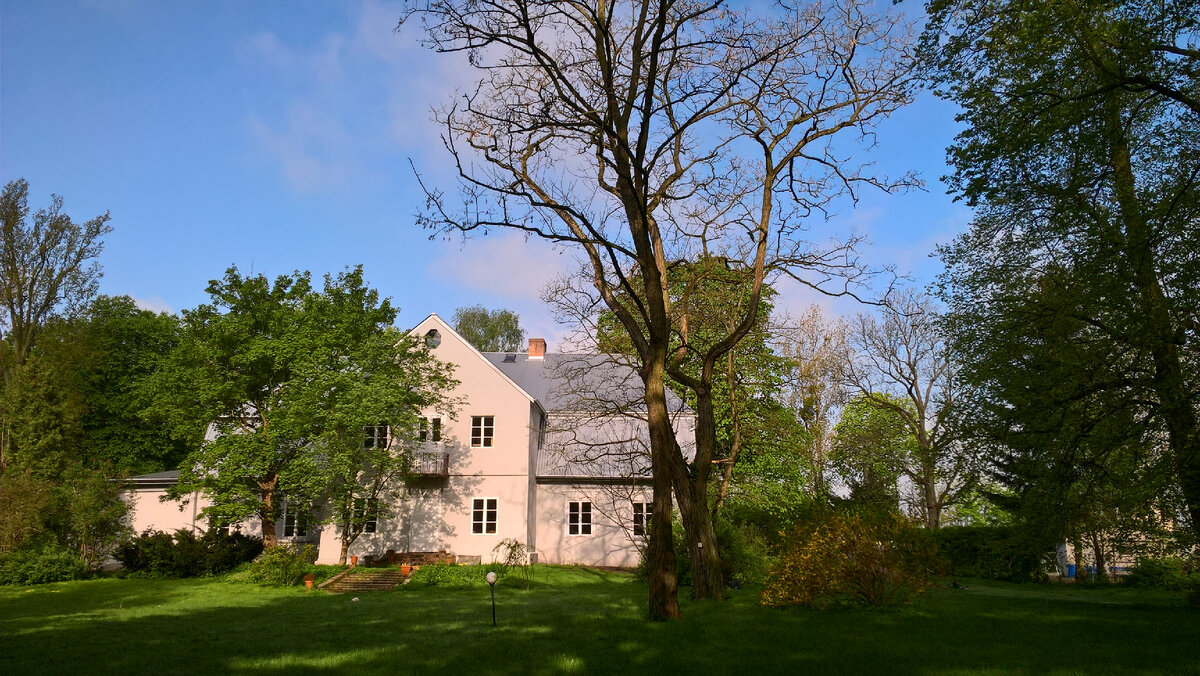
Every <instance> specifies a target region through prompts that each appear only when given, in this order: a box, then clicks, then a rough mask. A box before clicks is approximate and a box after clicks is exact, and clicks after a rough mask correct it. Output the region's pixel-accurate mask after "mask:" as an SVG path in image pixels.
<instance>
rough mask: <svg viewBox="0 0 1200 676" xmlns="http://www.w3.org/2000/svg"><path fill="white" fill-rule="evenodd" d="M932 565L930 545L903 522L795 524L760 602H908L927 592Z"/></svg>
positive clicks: (839, 519)
mask: <svg viewBox="0 0 1200 676" xmlns="http://www.w3.org/2000/svg"><path fill="white" fill-rule="evenodd" d="M936 566H937V557H936V550H935V548H934V546H933V543H932V541H931V540H930V539H929V538H928V537H927V536H926V535H925V534H923V533H920V532H918V531H917V529H915V528H913V527H911V526H910V525H909V524H908V523H906V522H905V521H904V520H903V519H901V518H899V517H895V518H890V517H889V518H885V519H881V520H878V521H869V520H867V519H864V518H863V517H861V516H839V515H834V516H831V517H828V518H827V519H826V520H824V521H821V522H816V523H809V524H802V525H799V526H797V527H796V528H795V529H794V530H793V531H792V532H791V533H790V534H789V535H788V537H786V538H785V541H784V551H783V554H782V556H781V557H780V561H779V564H778V565H777V566H776V568H775V569H774V570H773V571H771V574H770V577H769V578H768V580H767V585H766V587H765V588H764V589H763V594H762V603H763V604H764V605H770V606H786V605H816V606H824V605H828V604H829V603H832V602H835V601H838V600H841V599H849V600H852V601H855V602H858V603H863V604H867V605H889V604H894V603H900V602H907V601H910V600H911V599H912V598H913V597H914V596H916V595H917V594H920V593H922V592H924V591H925V589H926V588H927V587H928V585H929V581H930V577H931V576H932V574H933V573H934V570H935V568H936Z"/></svg>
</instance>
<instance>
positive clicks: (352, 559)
mask: <svg viewBox="0 0 1200 676" xmlns="http://www.w3.org/2000/svg"><path fill="white" fill-rule="evenodd" d="M350 565H351V566H357V565H358V557H357V556H351V557H350Z"/></svg>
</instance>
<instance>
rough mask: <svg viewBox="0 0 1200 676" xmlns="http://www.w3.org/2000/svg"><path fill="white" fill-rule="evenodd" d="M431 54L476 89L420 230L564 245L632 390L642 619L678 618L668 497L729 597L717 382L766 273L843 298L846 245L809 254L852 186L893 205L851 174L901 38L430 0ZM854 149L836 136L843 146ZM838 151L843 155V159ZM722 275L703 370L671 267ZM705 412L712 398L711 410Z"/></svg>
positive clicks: (602, 9) (441, 115)
mask: <svg viewBox="0 0 1200 676" xmlns="http://www.w3.org/2000/svg"><path fill="white" fill-rule="evenodd" d="M414 16H415V17H418V18H419V19H420V20H421V22H422V24H423V27H424V29H425V31H426V35H427V44H428V45H429V46H430V47H431V48H433V49H435V50H437V51H441V52H466V53H467V55H468V57H469V59H470V63H471V64H472V65H474V66H475V67H476V68H477V69H479V72H480V73H481V79H480V81H479V82H478V84H477V85H476V87H475V88H474V89H473V90H472V91H469V92H465V93H464V94H463V95H461V96H459V97H458V98H456V99H455V101H454V103H452V104H450V105H449V106H448V107H446V108H444V109H442V110H441V111H439V112H438V114H437V120H438V121H439V122H440V123H441V124H442V125H443V126H444V129H445V131H444V136H443V139H444V142H445V145H446V148H447V149H448V150H449V152H450V153H451V154H452V156H453V157H454V158H455V161H456V165H457V167H458V171H459V176H460V179H461V181H460V183H461V193H462V197H463V198H464V200H463V202H464V206H463V208H462V209H461V210H459V209H457V208H451V207H450V206H449V205H448V203H447V201H446V199H445V195H444V194H443V193H441V192H439V191H436V190H432V189H427V195H428V202H427V209H426V210H425V212H424V213H423V214H422V215H421V222H422V223H423V224H424V225H426V226H427V227H431V228H434V229H437V230H458V231H462V232H464V233H469V232H472V231H475V230H478V229H487V228H490V227H508V228H516V229H518V230H521V231H524V232H526V233H530V234H533V235H536V236H538V237H542V238H545V239H548V240H550V241H553V242H559V243H565V244H570V245H574V246H578V247H579V248H580V250H581V251H582V252H583V254H584V256H585V257H586V260H587V264H588V266H589V268H590V270H591V276H592V284H593V286H594V288H595V294H596V297H597V298H598V299H599V301H600V302H602V303H603V304H604V306H605V307H606V309H607V310H608V311H609V312H611V313H612V314H613V315H614V316H615V317H616V318H617V321H618V322H619V323H620V325H621V326H622V327H624V329H625V330H626V331H627V332H628V334H629V337H630V340H631V343H632V347H633V351H634V354H635V355H636V360H637V368H638V371H639V375H640V376H641V379H642V382H643V386H644V396H645V406H646V415H647V423H648V427H649V436H650V448H651V461H652V462H651V467H652V482H653V486H654V495H655V497H654V515H653V519H654V520H655V523H657V524H659V525H660V527H657V528H654V529H652V531H651V537H650V542H649V545H648V559H649V562H650V567H651V575H650V615H651V616H652V617H655V618H670V617H676V616H678V612H679V611H678V605H677V602H676V591H675V588H676V581H675V572H674V570H675V565H674V564H675V554H674V551H673V549H672V545H671V540H670V538H671V532H670V528H669V527H666V526H665V525H666V524H669V523H670V514H671V500H670V493H671V490H672V488H674V491H675V496H676V499H677V501H678V503H679V507H680V512H681V516H682V517H683V522H684V526H685V529H686V530H687V532H688V540H689V542H690V545H689V546H691V545H693V544H694V546H695V551H694V552H693V556H692V560H693V585H694V586H693V591H694V593H695V594H696V595H697V596H698V597H715V598H721V597H723V596H724V593H725V590H724V584H723V580H722V579H721V574H720V565H719V560H718V559H717V554H716V552H717V547H716V541H715V538H714V536H713V532H712V523H711V518H710V516H709V510H708V509H707V499H708V498H707V490H708V481H709V479H710V475H711V466H712V460H713V459H714V446H715V441H714V429H715V425H714V422H713V415H712V406H711V392H712V379H713V375H714V372H715V370H716V367H717V364H718V363H719V361H720V359H721V358H722V357H723V356H724V355H725V354H726V353H728V352H729V350H731V349H732V348H733V347H734V346H735V345H737V343H738V342H739V341H740V340H741V339H742V338H743V337H744V336H745V335H746V334H747V332H749V331H750V329H751V328H752V326H753V325H754V322H755V320H756V317H757V313H758V305H759V303H758V299H759V296H760V294H761V292H762V286H763V284H764V282H765V281H767V280H768V278H770V277H773V276H778V275H789V276H791V277H793V278H795V279H797V280H799V281H801V282H802V283H804V284H807V285H809V286H811V287H813V288H817V289H819V290H822V291H825V292H828V293H834V294H840V293H848V292H849V287H848V286H847V284H848V283H849V282H848V281H847V280H851V281H853V280H856V279H857V278H858V277H859V276H860V275H861V273H862V268H861V266H860V265H859V264H858V262H857V259H856V258H855V257H854V256H853V247H854V245H855V244H856V242H857V240H856V239H855V238H854V237H850V238H848V239H846V240H845V241H832V242H829V243H828V244H824V245H814V244H813V243H811V242H809V241H808V239H807V232H806V230H807V227H808V225H809V221H808V219H809V217H811V216H813V215H814V214H815V215H821V214H824V213H826V210H827V209H828V208H829V207H830V206H831V204H832V202H833V201H834V200H835V199H837V198H839V197H841V196H844V195H847V194H848V195H850V196H851V197H853V196H854V195H856V191H857V189H858V188H859V186H861V185H875V186H878V187H881V188H884V189H893V188H896V187H900V186H905V185H909V184H911V183H912V182H913V180H912V179H911V178H910V177H904V178H903V179H901V180H899V181H895V182H892V181H888V180H886V179H881V178H879V177H876V176H874V175H870V174H867V173H865V172H863V171H862V170H861V167H860V166H859V165H857V164H855V163H853V162H851V161H850V160H849V157H848V154H849V153H848V149H849V147H850V146H851V145H853V143H854V142H855V141H856V140H857V141H862V142H864V145H867V146H869V145H871V144H872V143H873V142H874V136H873V134H872V131H871V130H872V127H873V124H874V123H876V122H877V121H878V120H879V119H880V118H881V117H883V116H885V115H887V114H888V113H890V112H892V111H894V110H895V109H896V108H898V107H899V106H901V105H903V104H905V103H907V101H908V100H909V91H908V90H909V87H908V84H909V82H910V80H911V77H912V69H913V58H912V54H911V49H910V45H911V31H910V30H909V28H908V27H907V26H906V25H903V24H902V23H901V21H900V20H899V19H898V18H897V17H896V16H895V15H887V16H882V17H880V16H874V15H872V14H870V13H869V11H868V10H867V9H866V2H864V1H861V0H841V1H840V2H830V3H820V2H814V3H811V4H804V5H801V6H795V5H792V4H789V3H780V4H779V5H778V6H776V7H775V8H773V9H772V10H771V11H770V12H769V13H755V12H753V11H752V10H750V9H746V8H734V7H729V6H726V5H725V4H724V3H722V2H719V1H716V2H694V1H686V0H684V1H672V0H659V1H657V2H655V1H651V0H640V1H639V0H630V1H628V2H609V1H604V0H600V1H598V2H594V3H586V2H551V1H529V0H523V1H514V2H507V3H480V2H476V1H474V0H436V1H430V2H426V3H423V4H422V5H421V7H420V8H414V9H412V10H410V12H409V13H408V14H407V15H406V17H405V18H404V19H403V20H402V21H404V20H408V19H410V18H413V17H414ZM843 136H844V137H846V138H845V139H843V138H842V137H843ZM835 139H836V141H837V142H836V143H835ZM702 257H703V258H710V259H722V260H724V261H727V262H728V265H729V267H730V269H733V270H740V271H742V272H744V275H745V277H744V279H745V281H746V283H747V285H748V288H749V298H748V302H747V303H746V305H745V314H744V316H743V317H742V318H741V321H740V322H737V323H736V324H735V325H734V328H733V330H732V331H730V332H729V333H728V334H727V335H726V336H725V337H724V339H722V340H718V341H715V342H714V343H713V344H712V345H711V346H710V347H708V348H707V349H706V350H704V352H703V354H701V355H700V356H699V358H700V359H701V361H702V368H701V369H700V375H699V376H698V377H692V376H689V375H688V374H686V373H683V372H682V369H680V368H678V366H679V363H680V361H681V360H682V359H683V358H685V357H686V356H687V355H688V354H689V351H690V350H691V347H690V346H689V345H688V344H687V341H686V340H683V341H682V342H680V343H678V344H677V346H676V347H674V348H673V341H678V340H679V338H680V336H681V335H682V334H681V332H680V330H679V329H680V327H679V326H678V325H677V320H678V315H677V314H676V313H675V312H673V298H672V293H671V289H670V281H669V279H668V268H669V266H670V265H671V264H672V263H674V262H677V261H689V260H696V259H699V258H702ZM668 371H670V372H671V374H672V375H673V376H674V377H676V378H677V379H678V380H679V382H682V383H684V384H685V385H687V386H688V387H691V388H693V389H694V390H695V391H696V394H697V401H698V402H699V405H698V407H697V408H698V410H697V416H698V421H697V451H696V456H695V460H694V462H692V463H688V462H687V460H686V459H685V458H684V456H683V454H682V453H681V451H680V450H679V448H678V447H677V445H676V443H675V439H674V434H673V432H672V429H671V426H670V416H669V414H668V410H667V406H666V398H665V390H664V379H665V377H666V374H667V373H668ZM706 402H707V403H706Z"/></svg>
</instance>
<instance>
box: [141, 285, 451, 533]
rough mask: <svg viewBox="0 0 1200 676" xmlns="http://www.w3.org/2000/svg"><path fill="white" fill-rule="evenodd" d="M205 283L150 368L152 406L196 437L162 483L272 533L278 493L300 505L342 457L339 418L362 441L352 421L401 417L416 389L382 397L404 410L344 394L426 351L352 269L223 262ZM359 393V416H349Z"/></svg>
mask: <svg viewBox="0 0 1200 676" xmlns="http://www.w3.org/2000/svg"><path fill="white" fill-rule="evenodd" d="M208 293H209V295H210V297H211V299H212V302H211V303H209V304H206V305H201V306H200V307H198V308H196V309H194V310H187V311H184V313H183V324H184V332H183V336H182V338H181V341H180V344H179V347H178V348H177V349H176V350H175V351H174V352H173V353H172V354H171V355H170V357H169V358H168V359H167V360H165V362H164V364H163V365H162V367H161V368H160V369H159V371H158V372H157V373H156V374H155V376H154V379H153V387H154V388H155V391H156V393H157V397H156V402H155V407H154V409H153V410H154V412H155V413H157V414H158V415H159V416H161V417H162V418H163V419H164V420H166V421H168V422H169V423H170V424H172V425H173V426H174V427H175V429H176V430H177V431H178V432H179V433H180V434H182V435H188V436H190V437H191V438H192V439H193V440H195V441H196V442H197V445H198V447H199V448H198V450H197V451H195V452H193V453H192V454H191V455H189V456H188V458H187V459H186V460H185V461H184V463H183V466H182V467H181V471H180V480H179V482H178V483H177V484H176V485H175V486H174V487H173V488H172V494H173V495H174V496H176V497H178V496H183V495H186V494H188V493H191V492H193V491H201V492H203V493H204V494H206V495H207V496H208V497H209V498H211V500H212V506H211V507H208V508H206V510H205V511H206V515H207V516H208V517H210V518H212V519H213V520H214V521H215V522H217V523H231V522H236V521H240V520H242V519H245V518H248V517H257V518H258V519H259V520H260V522H261V524H262V528H263V539H264V541H265V542H266V543H267V544H273V543H274V542H275V540H276V534H275V523H276V519H277V517H278V516H279V514H280V513H281V511H282V509H283V507H284V505H283V504H282V498H286V500H287V501H288V504H289V509H294V510H299V511H302V512H303V511H307V510H309V509H310V507H311V506H312V504H313V503H314V502H315V500H316V499H317V498H318V497H319V496H320V495H321V494H322V492H323V491H324V490H326V488H327V487H328V486H329V484H330V480H331V476H330V473H331V471H335V470H339V469H340V468H342V466H343V464H344V463H340V462H338V460H339V458H340V457H341V455H340V454H341V453H342V452H343V451H344V449H343V448H342V447H341V446H339V445H338V443H339V442H340V441H344V438H345V435H346V433H347V429H346V427H347V426H350V427H353V428H354V429H352V430H351V432H353V433H355V435H356V436H357V438H358V443H361V439H362V420H364V419H369V420H372V421H374V422H372V423H371V424H387V423H388V422H389V421H390V420H391V419H396V421H397V422H402V421H404V420H409V419H411V416H412V415H413V414H412V412H411V410H409V407H412V406H416V405H419V403H420V399H421V396H422V395H420V394H418V393H406V392H403V391H401V392H398V393H396V397H397V398H399V399H401V400H402V401H392V402H391V403H393V404H394V405H395V407H399V408H403V409H404V410H403V411H400V410H398V409H397V408H392V409H389V408H388V407H387V406H383V405H381V406H378V407H376V406H375V405H374V403H375V402H370V401H368V402H360V401H357V400H356V399H355V397H356V396H362V395H363V394H364V392H363V391H364V389H365V388H370V389H371V391H372V392H373V393H375V394H378V392H379V391H380V390H381V389H386V388H387V387H388V386H389V385H390V386H392V387H395V388H397V389H398V390H402V389H403V388H405V387H406V386H409V385H413V384H415V383H417V382H419V381H420V378H419V377H414V378H409V379H407V380H403V379H401V378H400V377H399V376H400V374H404V375H410V376H411V375H412V373H413V372H414V371H420V370H421V369H423V368H425V367H426V366H427V365H428V357H427V356H426V353H425V352H424V351H423V350H422V349H421V348H420V347H419V346H418V345H417V344H416V343H415V342H414V341H409V340H400V338H399V336H396V335H395V334H394V333H393V332H391V331H389V330H388V329H389V327H390V326H391V324H392V322H393V321H394V320H395V317H396V310H395V309H394V308H393V307H392V306H391V304H390V303H389V302H388V301H387V300H386V299H385V300H382V301H381V300H380V299H379V296H378V293H377V292H375V291H374V290H372V289H369V288H367V287H366V286H365V284H364V283H363V277H362V270H361V268H355V269H353V270H350V271H347V272H344V273H341V274H339V275H338V276H337V277H331V276H326V278H325V284H324V288H323V290H320V291H318V290H316V289H314V288H313V287H312V284H311V282H310V277H309V275H308V274H307V273H303V274H301V273H295V274H292V275H285V276H280V277H279V278H277V279H276V280H275V281H274V282H273V283H272V282H271V281H270V280H268V279H267V278H266V277H265V276H262V275H259V276H254V277H244V276H242V274H241V273H240V272H238V270H237V269H236V268H230V269H229V270H228V271H227V272H226V274H225V277H224V278H223V279H221V280H215V281H213V282H211V283H210V284H209V286H208ZM397 343H398V344H397ZM388 381H391V382H388ZM414 399H415V400H414ZM359 404H362V405H363V406H364V411H363V412H364V414H370V417H369V418H359V419H354V420H350V419H349V418H350V417H352V415H353V414H352V413H346V412H347V411H353V407H354V406H356V405H359ZM368 404H370V405H368ZM380 415H383V416H384V417H383V418H379V417H378V416H380ZM389 416H391V417H389ZM401 416H403V417H401ZM210 429H211V433H209V434H208V435H207V438H205V439H203V441H201V440H200V438H201V437H202V436H205V432H206V431H208V430H210ZM341 478H345V477H344V476H343V477H341Z"/></svg>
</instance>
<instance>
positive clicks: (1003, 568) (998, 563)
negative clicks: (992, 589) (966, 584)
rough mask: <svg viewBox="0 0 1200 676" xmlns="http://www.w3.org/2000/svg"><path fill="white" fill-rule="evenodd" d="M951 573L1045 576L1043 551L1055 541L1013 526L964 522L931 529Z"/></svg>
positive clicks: (1011, 577)
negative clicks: (958, 525) (1029, 533)
mask: <svg viewBox="0 0 1200 676" xmlns="http://www.w3.org/2000/svg"><path fill="white" fill-rule="evenodd" d="M931 535H932V537H933V539H934V542H935V543H936V544H937V549H938V553H939V554H940V555H941V556H942V558H943V559H945V560H946V562H947V564H948V567H949V568H948V571H947V572H948V573H949V574H951V575H955V576H961V577H982V578H988V579H992V580H1008V581H1010V582H1028V581H1030V580H1034V579H1039V578H1041V577H1042V555H1043V553H1044V552H1046V551H1049V550H1051V549H1053V548H1054V545H1053V543H1050V542H1039V541H1038V540H1037V539H1035V538H1034V537H1032V536H1030V535H1028V534H1027V533H1025V532H1023V531H1021V530H1020V529H1017V528H1015V527H1012V526H961V527H951V528H939V529H937V530H935V531H932V532H931Z"/></svg>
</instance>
